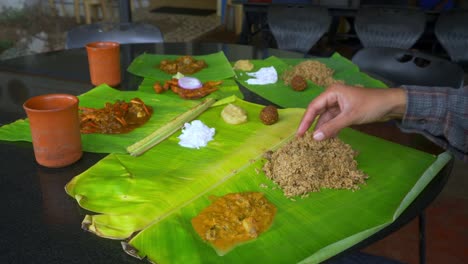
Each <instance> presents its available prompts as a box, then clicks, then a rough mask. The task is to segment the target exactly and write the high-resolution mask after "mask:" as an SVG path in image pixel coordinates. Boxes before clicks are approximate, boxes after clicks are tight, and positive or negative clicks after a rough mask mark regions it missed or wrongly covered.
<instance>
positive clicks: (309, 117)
mask: <svg viewBox="0 0 468 264" xmlns="http://www.w3.org/2000/svg"><path fill="white" fill-rule="evenodd" d="M335 103H336V99H335V98H333V96H332V94H331V93H328V92H324V93H322V94H320V95H319V96H318V97H317V98H315V99H314V100H313V101H312V102H311V103H310V104H309V106H308V107H307V110H306V112H305V113H304V116H303V117H302V120H301V123H300V124H299V128H298V129H297V132H296V134H297V136H303V135H304V133H305V132H306V131H307V130H308V129H309V127H310V126H311V125H312V123H313V122H314V120H315V118H316V117H317V116H318V115H321V114H323V113H325V112H326V111H327V109H328V106H329V105H331V106H332V105H334V104H335Z"/></svg>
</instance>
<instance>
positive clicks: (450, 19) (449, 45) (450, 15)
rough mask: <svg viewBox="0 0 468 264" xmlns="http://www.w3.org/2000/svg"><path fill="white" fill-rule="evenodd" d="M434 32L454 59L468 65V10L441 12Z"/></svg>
mask: <svg viewBox="0 0 468 264" xmlns="http://www.w3.org/2000/svg"><path fill="white" fill-rule="evenodd" d="M434 33H435V35H436V37H437V39H438V40H439V42H440V44H441V45H442V47H443V48H444V49H445V50H446V51H447V53H448V55H449V56H450V59H451V60H452V61H454V62H457V63H461V64H463V65H465V66H466V65H468V10H453V11H448V12H444V13H441V14H440V16H439V18H438V19H437V21H436V24H435V28H434Z"/></svg>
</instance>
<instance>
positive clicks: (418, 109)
mask: <svg viewBox="0 0 468 264" xmlns="http://www.w3.org/2000/svg"><path fill="white" fill-rule="evenodd" d="M403 89H404V90H405V91H406V95H407V104H406V112H405V114H404V116H403V119H402V120H401V123H400V124H399V126H400V128H401V129H402V130H403V131H405V132H417V133H420V134H423V135H424V136H425V137H427V138H428V139H429V140H431V141H432V142H434V143H436V144H437V145H439V146H441V147H443V148H445V149H448V150H450V151H452V152H453V153H454V154H455V155H456V156H457V157H459V158H460V159H464V160H465V161H468V156H467V153H468V142H467V141H468V90H467V89H468V86H467V87H465V88H464V89H463V88H462V89H454V88H443V87H425V86H424V87H423V86H404V87H403Z"/></svg>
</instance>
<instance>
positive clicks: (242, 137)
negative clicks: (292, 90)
mask: <svg viewBox="0 0 468 264" xmlns="http://www.w3.org/2000/svg"><path fill="white" fill-rule="evenodd" d="M233 98H235V97H231V98H227V99H225V100H223V101H221V102H217V103H216V105H215V106H214V107H212V108H211V109H209V110H207V111H206V112H205V113H203V114H202V115H201V116H200V120H202V121H203V122H204V123H205V124H206V125H207V126H209V127H214V128H215V129H216V134H215V138H214V141H212V142H209V144H208V146H207V147H205V148H202V149H187V148H183V147H181V146H179V145H178V141H179V140H178V138H177V137H178V136H179V135H180V132H179V133H176V134H174V135H173V136H171V137H169V138H168V139H166V140H165V141H163V142H161V143H159V144H158V145H157V146H155V147H153V148H152V149H150V150H149V151H147V152H145V153H144V154H143V155H141V156H139V157H132V156H129V155H121V154H114V153H113V154H110V155H108V156H107V157H105V158H104V159H102V160H101V161H99V162H98V163H97V164H96V165H95V166H93V167H91V168H90V169H89V170H87V171H85V172H84V173H82V174H80V175H79V176H77V177H75V178H74V179H73V180H72V181H71V182H70V183H68V184H67V186H66V191H67V193H68V194H69V195H70V196H72V197H73V198H75V199H76V200H77V201H78V203H79V204H80V206H82V207H83V208H85V209H87V210H90V211H93V212H97V213H100V215H95V216H88V217H87V218H86V219H85V220H86V221H85V224H86V225H88V226H89V230H90V231H92V232H95V233H96V234H98V235H100V236H104V237H112V238H126V237H128V236H129V235H130V234H132V233H133V232H135V231H137V230H140V229H142V228H144V227H145V226H146V225H148V224H149V223H150V222H152V221H153V220H154V219H157V218H158V217H161V216H162V215H164V214H167V213H168V212H170V211H171V210H173V209H174V208H176V207H178V206H180V205H181V204H183V203H185V202H187V201H190V200H191V199H193V198H194V197H196V196H197V195H199V194H200V193H201V192H203V191H204V190H206V189H207V188H210V187H211V186H213V185H214V184H216V183H218V182H219V181H222V180H223V179H224V178H226V177H229V176H230V175H231V174H234V173H235V172H236V171H237V170H238V169H239V168H242V167H244V166H247V165H248V164H249V163H250V162H252V161H253V159H254V158H256V157H259V156H261V155H262V154H263V152H264V151H265V150H266V149H268V148H270V147H271V146H274V145H276V144H279V143H280V142H282V141H284V140H285V139H286V138H287V137H288V136H291V133H290V131H291V128H292V127H294V126H295V125H296V124H297V123H298V122H299V120H300V118H301V116H302V113H303V112H304V110H303V109H284V110H281V112H280V121H279V122H278V123H276V124H274V125H272V126H266V125H264V124H263V123H261V121H260V119H259V112H260V110H261V108H262V106H260V105H256V104H251V103H248V102H246V101H242V100H240V99H236V100H235V102H234V103H235V104H237V105H239V106H241V107H242V108H244V109H245V110H246V111H247V113H248V119H249V122H247V123H244V124H240V125H229V124H226V123H225V122H224V121H223V120H222V118H221V116H220V113H221V110H222V109H223V107H224V106H225V103H227V102H231V101H232V100H233Z"/></svg>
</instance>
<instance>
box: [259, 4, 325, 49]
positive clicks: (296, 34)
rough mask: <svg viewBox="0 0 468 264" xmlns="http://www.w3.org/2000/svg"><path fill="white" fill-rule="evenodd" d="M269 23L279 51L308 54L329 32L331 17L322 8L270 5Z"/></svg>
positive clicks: (268, 12)
mask: <svg viewBox="0 0 468 264" xmlns="http://www.w3.org/2000/svg"><path fill="white" fill-rule="evenodd" d="M267 21H268V26H269V28H270V31H271V33H272V34H273V37H274V38H275V40H276V44H277V46H278V48H279V49H282V50H290V51H297V52H301V53H304V54H307V53H308V52H309V50H310V49H311V48H312V47H313V46H314V45H315V44H316V43H317V41H318V40H319V39H320V38H321V37H322V36H323V35H324V34H325V32H327V31H328V29H329V27H330V24H331V16H330V15H329V13H328V9H327V8H325V7H320V6H303V5H270V6H269V7H268V11H267Z"/></svg>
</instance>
